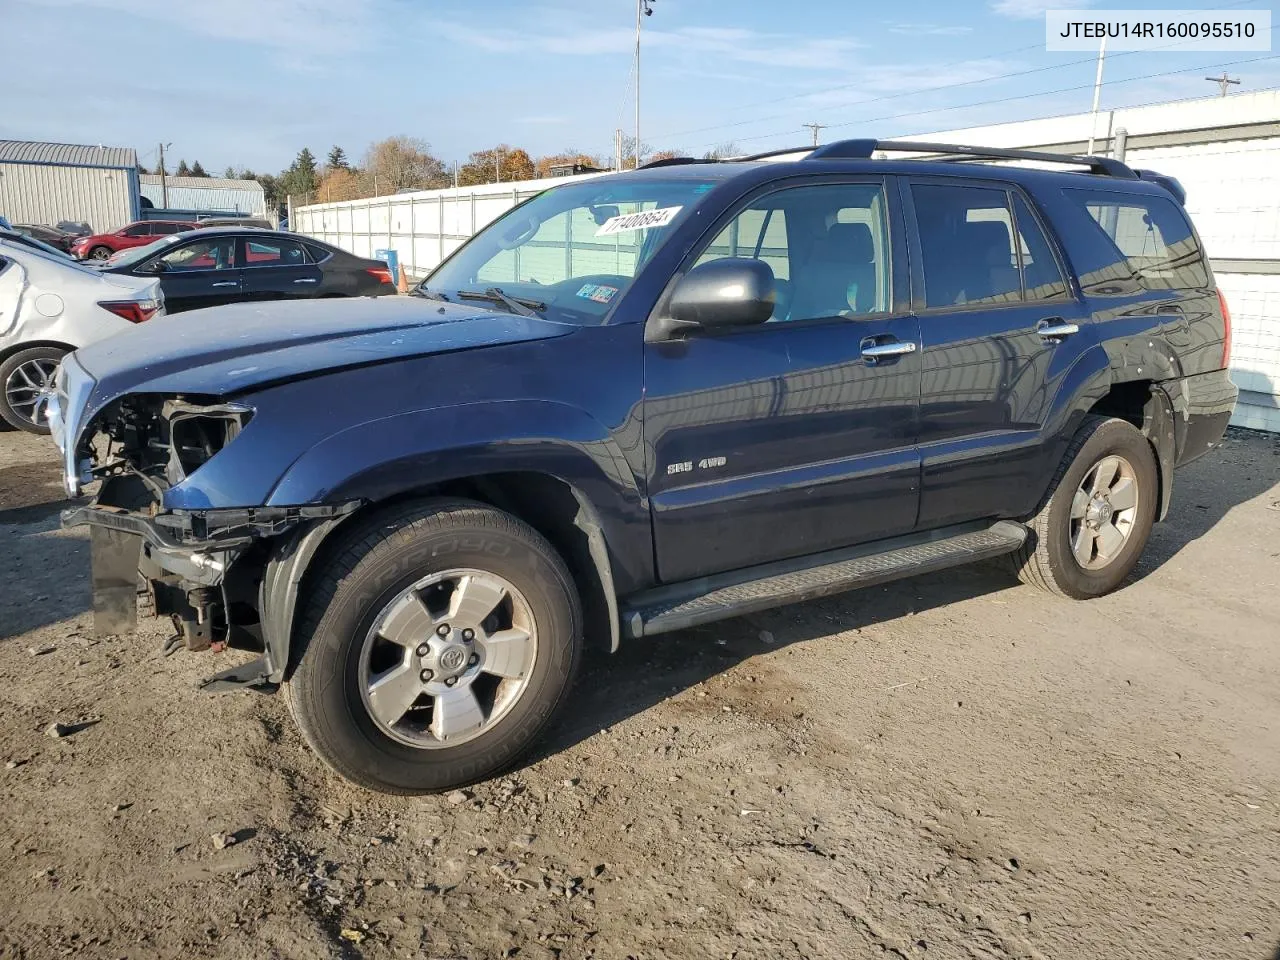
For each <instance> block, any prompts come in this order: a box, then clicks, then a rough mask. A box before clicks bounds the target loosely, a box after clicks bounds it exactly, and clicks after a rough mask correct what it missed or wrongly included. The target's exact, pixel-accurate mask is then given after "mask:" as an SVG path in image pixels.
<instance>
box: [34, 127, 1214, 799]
mask: <svg viewBox="0 0 1280 960" xmlns="http://www.w3.org/2000/svg"><path fill="white" fill-rule="evenodd" d="M902 151H910V152H921V153H930V154H934V155H936V156H939V157H942V158H943V159H942V160H938V159H927V158H926V159H876V156H877V155H880V154H882V153H887V154H893V153H897V152H902ZM803 153H804V154H805V155H806V156H805V157H804V158H803V159H796V160H785V159H782V160H778V159H775V160H772V161H770V162H765V161H766V160H767V159H768V157H767V155H765V156H761V157H756V158H748V160H747V161H745V162H727V163H715V162H697V161H692V160H689V161H677V162H674V163H673V162H670V161H666V162H663V163H660V164H651V165H650V166H649V167H648V168H643V169H640V170H637V171H633V172H628V173H622V174H617V175H613V176H604V177H599V178H593V179H590V180H585V181H578V182H574V183H569V184H566V185H564V186H561V187H556V188H554V189H551V190H547V191H544V192H542V193H540V194H538V195H537V196H536V197H535V198H533V199H531V200H529V201H528V202H526V203H524V204H522V205H520V206H518V207H516V208H514V209H512V210H511V211H509V212H508V213H507V214H505V215H504V216H502V217H501V218H499V219H498V220H496V221H495V222H493V223H492V224H490V225H489V226H488V227H486V228H485V229H484V230H482V231H481V232H480V233H479V234H478V235H476V236H475V237H474V238H472V239H471V241H470V242H468V243H467V244H466V245H465V246H463V247H462V248H461V249H460V250H459V251H457V252H456V253H455V254H454V255H453V256H452V257H450V258H449V259H448V260H446V261H445V262H444V263H443V264H442V265H441V266H440V267H438V268H437V269H436V270H435V272H434V273H432V274H431V276H430V277H429V278H428V279H427V280H426V281H425V283H424V284H423V285H421V286H420V287H419V288H418V289H417V291H416V293H417V296H416V297H396V298H385V299H380V300H372V301H368V300H366V301H360V302H358V303H356V302H331V303H325V304H314V305H301V304H279V305H277V306H275V307H274V308H273V309H271V310H263V309H259V308H248V307H228V308H225V309H224V310H222V311H219V316H218V318H217V320H218V322H217V323H206V322H204V321H203V320H202V319H201V318H198V317H190V318H185V317H179V318H177V319H176V320H172V321H167V322H165V323H163V324H159V325H155V324H152V325H149V326H148V328H147V329H145V330H139V331H136V332H135V331H129V332H126V333H124V334H121V335H119V336H116V337H113V338H111V339H109V340H106V341H103V342H101V343H98V344H94V345H90V346H88V347H85V348H83V349H81V350H78V351H76V353H75V354H74V355H73V356H72V358H71V359H69V360H67V361H65V362H64V363H63V364H62V367H61V372H60V374H59V380H58V384H57V398H56V401H55V405H54V409H53V413H52V417H53V421H54V423H55V428H54V429H55V434H56V435H57V436H58V438H59V443H60V447H61V449H62V451H63V457H64V466H65V475H66V478H67V484H68V492H69V493H70V494H71V495H73V496H74V495H76V494H78V493H79V491H80V484H81V483H82V482H83V481H84V479H85V478H88V477H90V476H94V477H97V476H102V477H103V480H102V485H101V487H100V488H99V489H98V491H97V493H96V497H95V498H94V500H93V502H92V503H91V504H90V505H89V506H86V507H81V508H78V509H75V510H72V511H70V512H69V513H67V514H66V515H64V518H63V522H64V523H66V524H68V525H76V524H89V525H90V526H91V529H92V533H93V541H92V555H93V558H94V570H93V576H94V582H95V584H97V585H98V590H97V597H96V599H95V602H94V609H95V611H97V612H98V615H99V616H100V617H101V619H102V622H101V623H100V624H99V629H101V630H105V631H109V632H118V631H119V630H120V629H121V628H124V627H125V626H126V625H127V624H128V623H129V622H130V620H131V617H132V616H133V612H134V608H133V604H134V591H135V585H136V584H137V582H138V573H139V570H140V571H141V577H142V580H143V581H144V582H145V583H147V584H149V590H150V592H151V594H152V595H153V597H154V607H155V610H156V612H157V613H158V614H162V615H167V616H171V617H172V618H173V620H174V622H175V623H176V624H177V625H178V626H179V632H178V635H177V637H175V639H174V641H173V644H174V645H185V646H186V647H187V648H188V649H205V648H209V647H211V646H212V647H216V648H221V647H222V646H223V645H230V646H232V647H235V648H242V649H247V650H252V651H256V652H257V658H256V659H254V660H251V661H249V662H247V663H245V662H241V663H240V664H238V665H236V666H232V667H230V668H229V669H226V670H224V671H222V672H221V673H219V674H217V675H216V676H214V677H213V678H211V679H210V681H209V684H208V689H213V690H220V689H244V688H246V687H249V688H255V689H259V690H275V689H276V688H277V687H278V686H282V687H283V689H284V690H285V691H286V693H287V696H288V698H289V701H290V705H291V707H292V714H293V716H294V717H295V718H296V720H297V721H298V724H299V726H300V728H301V730H302V733H303V734H304V736H305V737H306V739H307V741H308V743H310V744H311V746H312V747H313V748H314V749H315V751H316V753H317V754H319V756H320V757H322V758H323V759H324V760H325V761H326V762H327V763H328V764H329V765H330V766H331V767H333V769H335V770H337V771H338V772H339V773H341V774H342V775H343V776H346V777H348V778H350V779H352V780H354V781H355V782H357V783H360V784H363V785H365V786H367V787H370V788H373V789H377V790H385V791H390V792H397V793H415V792H424V791H432V790H441V789H445V788H449V787H454V786H457V785H459V784H463V783H466V782H470V781H474V780H477V779H481V778H485V777H488V776H491V775H492V774H494V773H495V772H497V771H499V770H501V769H503V768H505V767H507V766H509V765H511V764H512V763H514V762H516V761H517V760H518V759H519V758H520V757H521V756H522V755H524V754H525V752H526V751H527V750H528V749H529V747H530V745H531V744H532V743H533V742H534V740H535V738H536V737H537V736H538V734H539V732H540V731H541V730H542V729H543V728H544V727H545V725H546V724H547V722H548V721H549V720H550V719H551V717H552V716H554V715H555V714H556V713H557V712H559V711H561V710H564V709H572V708H573V703H574V701H573V700H572V698H571V697H570V694H569V691H570V685H571V683H572V680H573V677H574V673H575V670H576V668H577V665H578V663H579V660H580V657H581V653H582V650H583V647H584V644H585V643H591V644H593V645H594V644H598V645H601V646H602V647H604V648H606V649H616V648H617V646H618V644H619V642H620V641H621V640H622V639H623V638H626V639H628V640H634V641H637V642H643V638H647V637H649V636H651V635H653V634H656V633H661V632H663V631H668V630H678V629H684V628H686V627H691V626H694V625H697V624H702V623H706V622H708V621H712V620H716V619H719V618H723V617H731V616H736V615H739V614H743V613H747V612H750V611H754V610H759V609H761V608H764V607H769V606H773V605H776V604H782V603H788V602H791V601H794V600H799V599H805V598H809V597H816V596H821V595H823V594H827V593H832V592H835V591H838V590H845V589H848V588H851V587H859V586H866V585H868V584H876V583H881V582H884V581H886V580H892V579H894V578H897V577H905V576H912V575H916V574H920V573H927V572H930V571H935V570H939V569H941V568H944V567H950V566H954V565H957V564H964V563H970V562H973V561H977V560H983V559H987V558H996V557H1001V558H1005V559H1006V560H1007V561H1008V564H1009V567H1010V569H1011V571H1012V572H1014V573H1016V574H1017V575H1018V576H1020V577H1021V578H1022V579H1024V580H1026V581H1027V582H1029V583H1033V584H1036V585H1038V586H1040V587H1042V588H1044V589H1045V590H1047V591H1048V592H1049V593H1051V594H1057V595H1059V596H1065V597H1072V598H1077V599H1088V598H1092V597H1098V596H1101V595H1103V594H1105V593H1107V592H1109V591H1111V590H1114V589H1115V588H1116V587H1118V586H1119V585H1120V584H1121V583H1122V582H1123V581H1124V579H1125V577H1126V576H1127V575H1128V574H1129V572H1130V571H1131V570H1132V569H1133V567H1134V564H1135V563H1136V562H1137V560H1138V557H1139V555H1140V554H1141V553H1142V551H1143V548H1144V547H1145V545H1146V543H1147V539H1148V536H1149V535H1150V533H1151V530H1152V524H1153V523H1155V522H1156V521H1158V520H1161V519H1163V518H1164V517H1165V516H1166V515H1167V513H1168V510H1169V504H1170V501H1171V498H1172V496H1173V486H1174V481H1173V477H1174V469H1175V467H1178V466H1181V465H1182V464H1185V463H1187V462H1188V461H1190V460H1193V459H1195V458H1196V457H1198V456H1200V455H1201V454H1203V453H1205V452H1206V451H1207V450H1209V449H1211V448H1212V447H1213V446H1214V445H1215V444H1217V443H1218V442H1219V440H1220V439H1221V438H1222V436H1223V432H1224V431H1225V429H1226V425H1227V421H1228V418H1229V417H1230V416H1231V411H1232V409H1233V406H1234V403H1235V399H1236V393H1237V391H1236V388H1235V387H1234V386H1233V385H1232V383H1231V380H1230V378H1229V377H1228V374H1227V369H1226V368H1227V358H1228V355H1229V343H1230V335H1229V321H1228V316H1227V311H1226V306H1225V304H1224V302H1223V300H1222V297H1221V295H1220V293H1219V292H1218V290H1217V289H1216V286H1215V284H1214V281H1213V277H1212V275H1211V273H1210V269H1209V264H1208V262H1207V260H1206V259H1205V255H1204V252H1203V250H1202V248H1201V246H1200V243H1199V241H1198V239H1197V237H1196V233H1195V231H1194V229H1193V228H1192V226H1191V222H1190V220H1189V219H1188V217H1187V213H1186V211H1185V209H1184V208H1183V206H1182V201H1181V197H1182V191H1181V189H1180V188H1179V187H1178V185H1177V183H1176V182H1174V181H1172V180H1170V179H1169V178H1166V177H1160V176H1159V175H1157V174H1151V173H1147V172H1138V171H1134V170H1131V169H1130V168H1129V167H1127V166H1125V165H1124V164H1122V163H1119V162H1117V161H1114V160H1110V159H1105V158H1096V157H1067V156H1055V155H1052V154H1034V153H1030V152H1025V151H1007V150H1006V151H1001V150H991V151H983V150H979V149H978V148H974V147H946V146H938V145H930V144H896V143H878V142H876V141H874V140H856V141H844V142H840V143H834V144H830V145H827V146H825V147H819V148H817V149H810V148H805V149H804V151H803ZM987 158H995V159H999V160H1010V159H1017V160H1036V161H1039V162H1040V163H1041V165H1042V166H1043V165H1044V163H1046V162H1048V161H1053V162H1055V163H1056V164H1058V165H1059V166H1062V165H1065V166H1067V167H1070V168H1078V169H1076V170H1065V171H1064V170H1062V169H1040V168H1031V167H1027V166H1001V165H998V164H991V163H983V162H981V161H982V160H983V159H987ZM956 161H961V162H956ZM973 161H978V162H973ZM100 434H106V435H108V436H109V437H110V438H111V440H112V442H111V444H110V447H109V449H110V451H111V457H112V459H110V460H107V461H102V460H99V461H94V460H93V459H92V458H93V456H94V453H93V451H94V450H99V451H100V450H105V449H107V448H108V447H107V445H106V444H102V443H99V444H97V445H92V444H91V440H92V439H93V438H94V437H95V436H97V435H100ZM95 463H96V467H95V466H94V464H95ZM91 469H96V471H97V472H96V473H93V474H90V473H89V471H90V470H91ZM140 546H141V555H140V554H139V547H140ZM135 562H136V564H135ZM1053 602H1056V601H1053ZM1054 615H1055V616H1069V614H1067V613H1065V612H1064V613H1061V614H1054ZM696 640H697V638H696V636H693V635H690V637H689V639H688V642H690V643H693V642H695V641H696Z"/></svg>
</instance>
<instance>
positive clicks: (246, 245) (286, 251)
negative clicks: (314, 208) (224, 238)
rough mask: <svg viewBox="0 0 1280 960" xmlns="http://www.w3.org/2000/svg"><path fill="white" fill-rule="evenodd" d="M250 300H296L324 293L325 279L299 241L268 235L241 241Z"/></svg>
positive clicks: (245, 290) (245, 286) (245, 289)
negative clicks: (321, 288)
mask: <svg viewBox="0 0 1280 960" xmlns="http://www.w3.org/2000/svg"><path fill="white" fill-rule="evenodd" d="M241 249H242V250H243V260H242V262H243V263H244V292H245V298H246V299H248V300H296V299H302V298H306V297H314V296H317V295H318V294H319V293H320V286H321V282H322V280H323V279H324V278H323V275H322V274H321V272H320V267H319V266H317V265H316V264H314V263H311V262H310V258H309V257H308V256H307V253H306V250H305V249H304V248H303V246H302V244H301V243H299V242H298V241H297V240H291V239H289V238H288V237H280V236H276V235H274V234H271V233H266V234H264V235H263V236H261V237H258V236H248V237H245V238H243V239H242V240H241Z"/></svg>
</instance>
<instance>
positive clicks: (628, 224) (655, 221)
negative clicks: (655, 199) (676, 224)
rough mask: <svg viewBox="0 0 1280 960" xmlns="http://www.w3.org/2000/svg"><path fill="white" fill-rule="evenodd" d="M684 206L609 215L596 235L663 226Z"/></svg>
mask: <svg viewBox="0 0 1280 960" xmlns="http://www.w3.org/2000/svg"><path fill="white" fill-rule="evenodd" d="M683 209H684V207H683V206H680V207H658V208H657V209H655V210H641V211H640V212H639V213H624V214H622V215H621V216H617V217H610V218H609V219H608V220H606V221H605V222H604V223H603V224H601V226H600V229H599V230H597V231H596V236H597V237H607V236H611V235H612V234H615V233H629V232H630V231H632V230H649V229H652V228H653V227H665V226H666V225H667V224H668V223H670V222H671V221H672V220H674V219H675V218H676V214H677V213H679V212H680V211H681V210H683Z"/></svg>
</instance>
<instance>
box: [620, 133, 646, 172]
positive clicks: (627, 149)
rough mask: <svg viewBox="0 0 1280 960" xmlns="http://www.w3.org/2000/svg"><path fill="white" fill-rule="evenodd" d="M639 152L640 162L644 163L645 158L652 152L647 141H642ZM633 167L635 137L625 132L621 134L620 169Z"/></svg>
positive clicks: (632, 168) (634, 161)
mask: <svg viewBox="0 0 1280 960" xmlns="http://www.w3.org/2000/svg"><path fill="white" fill-rule="evenodd" d="M640 153H641V157H640V162H641V163H644V162H645V161H646V160H648V159H650V154H652V153H653V147H651V146H649V144H647V143H643V142H642V143H641V144H640ZM635 168H636V138H635V137H629V136H627V135H626V134H623V136H622V169H623V170H634V169H635Z"/></svg>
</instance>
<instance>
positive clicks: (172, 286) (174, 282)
mask: <svg viewBox="0 0 1280 960" xmlns="http://www.w3.org/2000/svg"><path fill="white" fill-rule="evenodd" d="M235 246H236V242H235V238H234V237H201V238H199V239H195V240H190V241H187V242H186V243H179V244H178V245H177V246H174V247H171V248H169V249H168V250H167V251H166V252H165V253H164V254H163V255H162V256H159V257H156V258H155V259H154V260H151V261H148V262H147V263H144V264H141V265H140V266H139V271H140V272H146V271H147V270H148V269H150V270H151V271H152V272H156V273H158V275H159V277H160V288H161V289H162V290H163V291H164V305H165V312H167V313H180V312H182V311H184V310H196V309H199V308H201V307H216V306H218V305H220V304H224V303H234V302H235V301H237V300H239V299H241V292H240V284H241V273H242V271H241V270H240V268H239V265H238V263H237V261H236V250H235ZM153 265H154V266H153Z"/></svg>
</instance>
